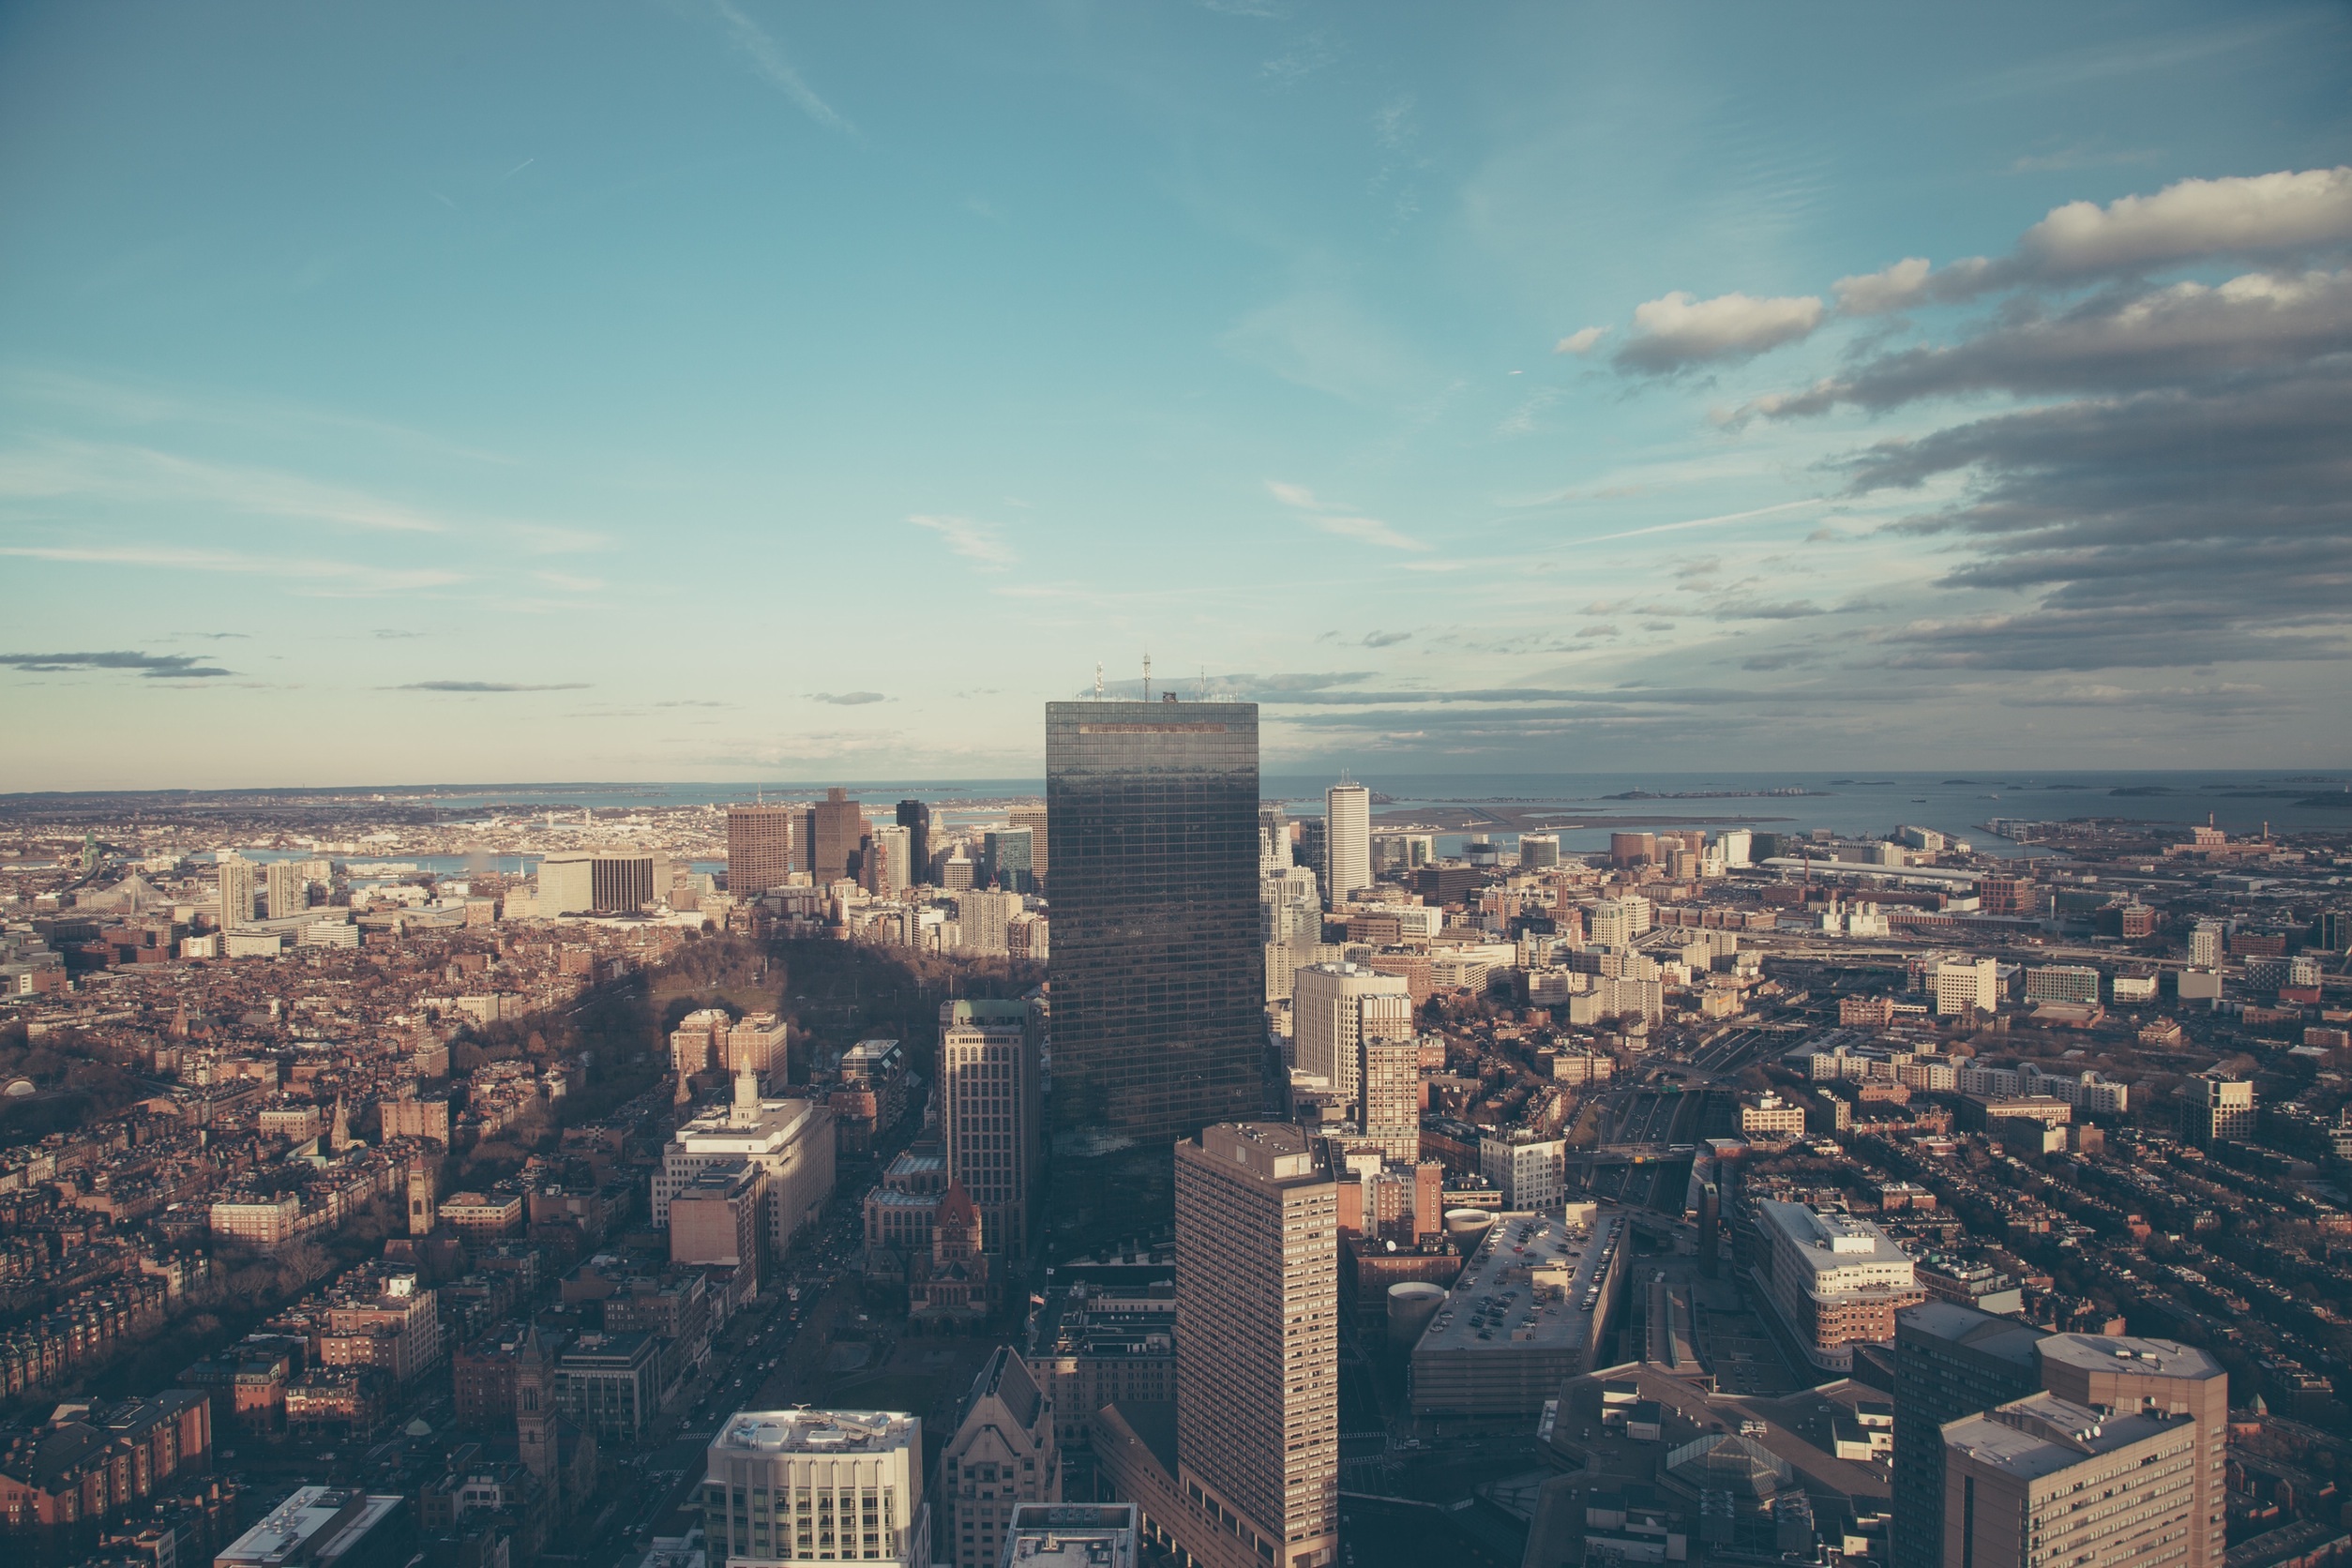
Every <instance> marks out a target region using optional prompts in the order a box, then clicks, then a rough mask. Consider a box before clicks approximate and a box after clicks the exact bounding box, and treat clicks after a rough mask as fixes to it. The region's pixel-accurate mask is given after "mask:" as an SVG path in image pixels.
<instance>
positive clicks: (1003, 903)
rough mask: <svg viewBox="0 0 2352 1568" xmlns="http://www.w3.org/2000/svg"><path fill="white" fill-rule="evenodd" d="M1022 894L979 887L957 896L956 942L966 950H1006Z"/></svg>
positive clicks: (992, 951) (986, 951)
mask: <svg viewBox="0 0 2352 1568" xmlns="http://www.w3.org/2000/svg"><path fill="white" fill-rule="evenodd" d="M1020 912H1021V896H1020V895H1019V894H1018V893H998V892H994V891H992V890H989V889H979V890H975V891H973V892H971V893H959V894H957V896H956V929H957V933H958V934H957V946H959V947H961V948H962V949H963V950H964V951H965V952H967V953H980V954H986V955H988V956H990V957H994V956H996V955H998V954H1001V953H1003V952H1005V951H1006V950H1007V942H1008V939H1009V938H1010V936H1011V932H1012V924H1013V919H1014V917H1015V916H1016V915H1018V914H1019V913H1020Z"/></svg>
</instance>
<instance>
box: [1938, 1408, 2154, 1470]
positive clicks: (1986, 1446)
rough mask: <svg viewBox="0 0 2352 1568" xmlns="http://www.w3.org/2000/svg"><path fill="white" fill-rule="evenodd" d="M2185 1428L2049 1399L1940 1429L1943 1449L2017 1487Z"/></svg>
mask: <svg viewBox="0 0 2352 1568" xmlns="http://www.w3.org/2000/svg"><path fill="white" fill-rule="evenodd" d="M2183 1425H2186V1423H2184V1422H2181V1421H2179V1420H2170V1421H2168V1420H2165V1419H2164V1418H2163V1417H2160V1416H2152V1415H2116V1414H2113V1413H2110V1412H2103V1411H2100V1410H2093V1409H2091V1408H2090V1407H2089V1406H2088V1405H2077V1404H2075V1403H2073V1401H2072V1400H2067V1399H2061V1398H2059V1397H2058V1395H2055V1394H2036V1395H2029V1396H2028V1397H2027V1398H2024V1399H2013V1400H2012V1401H2010V1402H2009V1403H2008V1404H2006V1405H2002V1406H1998V1407H1997V1408H1996V1409H1994V1410H1987V1411H1985V1412H1984V1413H1983V1414H1982V1415H1972V1416H1969V1417H1967V1418H1966V1419H1965V1420H1961V1421H1955V1422H1952V1423H1951V1424H1950V1425H1947V1426H1945V1427H1944V1446H1945V1447H1946V1448H1947V1449H1949V1450H1951V1451H1952V1453H1955V1454H1965V1455H1968V1457H1969V1458H1970V1459H1972V1460H1974V1461H1975V1462H1976V1463H1978V1464H1980V1465H1983V1466H1985V1467H1987V1468H1989V1469H1993V1470H2001V1471H2003V1472H2005V1473H2007V1474H2010V1475H2013V1476H2015V1477H2017V1478H2018V1479H2019V1480H2021V1481H2038V1480H2040V1479H2042V1478H2043V1476H2046V1475H2055V1474H2057V1473H2058V1471H2059V1470H2066V1469H2069V1468H2071V1467H2073V1466H2074V1465H2078V1464H2080V1463H2082V1462H2083V1461H2084V1460H2085V1459H2095V1458H2098V1457H2100V1456H2101V1455H2108V1454H2113V1453H2115V1452H2116V1451H2117V1450H2118V1449H2122V1448H2129V1447H2130V1446H2131V1445H2132V1444H2133V1443H2135V1442H2139V1441H2142V1440H2145V1439H2148V1438H2152V1437H2155V1436H2157V1435H2159V1434H2160V1433H2163V1432H2165V1431H2168V1430H2174V1429H2178V1428H2179V1427H2181V1426H2183Z"/></svg>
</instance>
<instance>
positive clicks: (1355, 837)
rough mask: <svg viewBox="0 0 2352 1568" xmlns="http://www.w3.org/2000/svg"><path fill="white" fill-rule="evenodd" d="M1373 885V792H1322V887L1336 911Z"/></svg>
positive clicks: (1345, 787)
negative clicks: (1363, 889) (1361, 890)
mask: <svg viewBox="0 0 2352 1568" xmlns="http://www.w3.org/2000/svg"><path fill="white" fill-rule="evenodd" d="M1371 885H1372V792H1371V791H1369V790H1367V789H1365V788H1364V786H1363V785H1361V784H1334V785H1333V786H1332V787H1331V788H1330V789H1328V790H1326V791H1324V792H1323V886H1324V888H1325V890H1326V891H1327V892H1328V893H1329V894H1330V896H1331V901H1332V903H1333V905H1334V907H1335V906H1337V905H1340V904H1344V903H1346V902H1347V901H1348V900H1349V898H1352V897H1355V894H1356V890H1357V889H1359V888H1365V887H1370V886H1371Z"/></svg>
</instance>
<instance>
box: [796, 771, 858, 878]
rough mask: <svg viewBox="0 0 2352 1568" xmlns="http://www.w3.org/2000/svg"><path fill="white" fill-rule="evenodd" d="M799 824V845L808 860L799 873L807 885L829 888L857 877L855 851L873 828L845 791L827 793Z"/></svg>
mask: <svg viewBox="0 0 2352 1568" xmlns="http://www.w3.org/2000/svg"><path fill="white" fill-rule="evenodd" d="M801 824H802V825H801V842H802V844H803V845H805V846H806V847H807V856H808V860H807V865H806V866H805V867H802V869H804V870H806V871H807V873H808V878H809V881H810V882H813V883H814V884H815V885H817V886H819V887H830V886H831V885H833V884H834V883H835V882H839V881H840V880H841V879H842V878H844V877H854V876H856V875H857V860H858V847H859V846H860V845H862V844H863V843H865V842H866V837H867V835H868V834H870V833H872V832H873V831H874V824H873V823H872V822H868V821H867V817H866V812H865V808H864V807H860V806H859V805H858V803H857V802H855V801H853V800H852V799H851V798H850V796H849V792H848V791H846V790H842V789H839V788H835V789H830V790H827V791H826V792H825V798H824V799H822V800H821V801H819V802H817V804H816V805H814V806H812V807H809V808H808V810H807V813H806V814H804V816H803V817H802V819H801Z"/></svg>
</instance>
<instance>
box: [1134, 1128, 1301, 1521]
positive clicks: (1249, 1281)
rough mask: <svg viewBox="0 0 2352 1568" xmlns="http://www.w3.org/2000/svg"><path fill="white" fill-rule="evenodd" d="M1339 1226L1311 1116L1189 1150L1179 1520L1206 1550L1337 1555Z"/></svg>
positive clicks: (1182, 1202) (1183, 1173) (1187, 1146)
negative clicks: (1313, 1143)
mask: <svg viewBox="0 0 2352 1568" xmlns="http://www.w3.org/2000/svg"><path fill="white" fill-rule="evenodd" d="M1338 1237H1339V1231H1338V1189H1337V1186H1336V1184H1334V1182H1333V1181H1332V1179H1331V1177H1330V1176H1329V1175H1327V1174H1325V1173H1324V1172H1323V1171H1321V1170H1320V1169H1319V1168H1318V1165H1317V1161H1316V1158H1315V1155H1314V1153H1313V1152H1312V1150H1311V1149H1310V1148H1309V1147H1308V1144H1307V1140H1306V1135H1305V1134H1304V1132H1302V1131H1301V1130H1300V1129H1299V1128H1297V1127H1294V1126H1291V1125H1289V1124H1287V1123H1220V1124H1218V1125H1215V1126H1211V1127H1207V1128H1204V1129H1203V1130H1202V1132H1201V1134H1200V1137H1199V1139H1198V1140H1197V1141H1192V1140H1187V1141H1185V1142H1183V1143H1180V1144H1178V1145H1177V1146H1176V1342H1177V1345H1178V1347H1179V1350H1178V1354H1177V1360H1176V1456H1177V1475H1176V1478H1175V1479H1176V1481H1177V1483H1178V1486H1179V1488H1180V1491H1181V1495H1182V1498H1183V1501H1184V1508H1185V1512H1184V1514H1183V1515H1180V1516H1179V1517H1178V1518H1177V1519H1175V1520H1173V1521H1169V1522H1170V1523H1171V1524H1172V1526H1173V1528H1174V1530H1175V1532H1176V1534H1177V1536H1178V1540H1179V1543H1180V1544H1181V1545H1184V1546H1185V1547H1186V1549H1187V1550H1190V1551H1192V1553H1193V1555H1194V1556H1195V1557H1197V1558H1200V1559H1202V1560H1206V1561H1210V1562H1217V1561H1220V1560H1225V1559H1227V1558H1229V1557H1231V1556H1234V1555H1235V1548H1239V1550H1240V1551H1241V1552H1243V1553H1245V1554H1246V1555H1247V1556H1248V1557H1249V1558H1250V1559H1252V1560H1257V1561H1260V1562H1271V1563H1274V1564H1275V1565H1277V1568H1321V1565H1322V1564H1326V1563H1329V1562H1331V1561H1332V1560H1334V1558H1335V1556H1336V1554H1337V1546H1338V1539H1339V1538H1338V1528H1339V1519H1338V1503H1339V1239H1338ZM1196 1536H1197V1537H1199V1538H1200V1539H1201V1542H1202V1545H1199V1546H1196V1545H1195V1542H1194V1540H1193V1539H1192V1537H1196ZM1210 1543H1214V1546H1213V1547H1212V1546H1210V1545H1209V1544H1210ZM1204 1548H1207V1549H1204Z"/></svg>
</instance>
